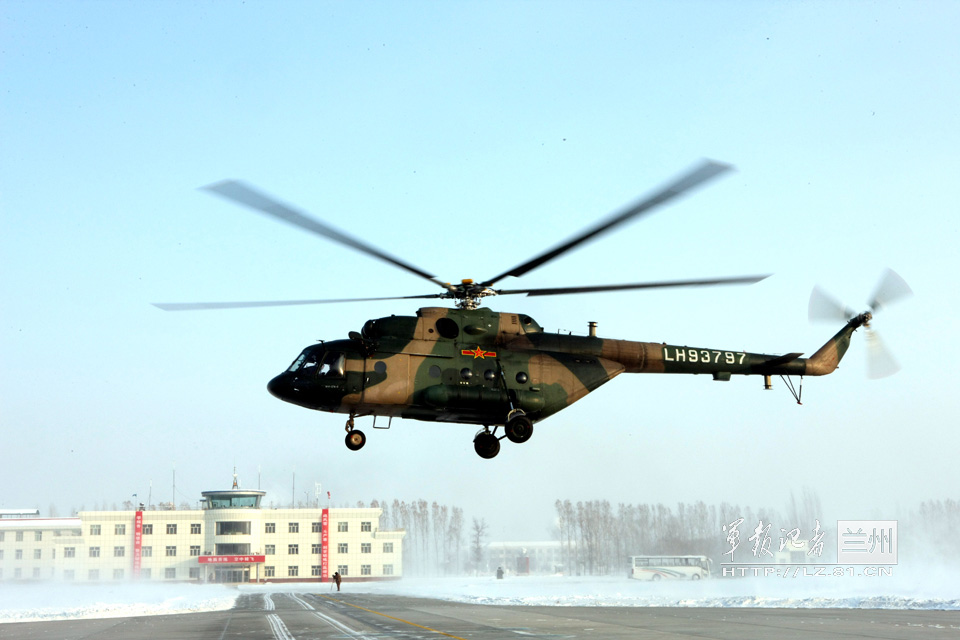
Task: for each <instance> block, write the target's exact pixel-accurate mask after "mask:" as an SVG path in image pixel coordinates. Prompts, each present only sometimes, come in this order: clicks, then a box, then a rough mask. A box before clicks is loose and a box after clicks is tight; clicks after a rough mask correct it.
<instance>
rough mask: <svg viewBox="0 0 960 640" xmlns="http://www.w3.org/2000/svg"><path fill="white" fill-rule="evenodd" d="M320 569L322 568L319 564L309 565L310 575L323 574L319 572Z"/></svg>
mask: <svg viewBox="0 0 960 640" xmlns="http://www.w3.org/2000/svg"><path fill="white" fill-rule="evenodd" d="M320 569H322V567H321V566H320V565H319V564H315V565H313V566H311V567H310V575H311V576H321V575H323V574H322V573H320Z"/></svg>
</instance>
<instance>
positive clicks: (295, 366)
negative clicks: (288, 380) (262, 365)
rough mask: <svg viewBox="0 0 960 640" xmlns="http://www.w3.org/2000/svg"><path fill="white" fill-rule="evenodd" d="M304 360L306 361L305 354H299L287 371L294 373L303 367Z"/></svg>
mask: <svg viewBox="0 0 960 640" xmlns="http://www.w3.org/2000/svg"><path fill="white" fill-rule="evenodd" d="M306 359H307V354H306V353H301V354H300V355H299V356H297V359H296V360H294V361H293V364H291V365H290V367H289V368H288V369H287V371H296V370H297V369H299V368H300V367H302V366H303V362H304V360H306Z"/></svg>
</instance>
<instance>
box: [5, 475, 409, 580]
mask: <svg viewBox="0 0 960 640" xmlns="http://www.w3.org/2000/svg"><path fill="white" fill-rule="evenodd" d="M264 495H266V494H265V492H263V491H244V490H239V489H232V490H228V491H204V492H203V500H202V501H201V509H199V510H187V511H152V510H151V511H145V510H142V509H138V510H134V511H81V512H80V513H79V515H78V517H75V518H39V517H7V518H0V581H4V582H6V581H11V580H67V581H76V582H97V581H109V580H164V581H170V580H181V581H187V580H190V581H198V582H228V583H240V582H328V581H330V580H331V578H332V576H333V573H334V572H335V571H339V572H340V575H341V576H342V577H343V579H344V580H346V581H360V580H396V579H399V578H400V577H401V576H402V575H403V538H404V536H405V535H406V532H405V531H403V530H399V531H382V530H381V529H380V515H381V513H382V510H381V509H378V508H328V509H322V508H319V507H318V508H298V509H264V508H262V506H261V502H262V499H263V496H264Z"/></svg>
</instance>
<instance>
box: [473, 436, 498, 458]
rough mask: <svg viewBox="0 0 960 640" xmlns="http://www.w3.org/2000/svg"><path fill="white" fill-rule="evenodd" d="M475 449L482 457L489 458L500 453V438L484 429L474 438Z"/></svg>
mask: <svg viewBox="0 0 960 640" xmlns="http://www.w3.org/2000/svg"><path fill="white" fill-rule="evenodd" d="M473 450H474V451H476V452H477V455H478V456H480V457H481V458H486V459H487V460H489V459H490V458H493V457H495V456H496V455H497V454H498V453H500V438H498V437H497V436H495V435H493V434H492V433H490V432H489V431H487V430H486V429H484V430H483V431H481V432H480V433H478V434H477V435H476V436H475V437H474V438H473Z"/></svg>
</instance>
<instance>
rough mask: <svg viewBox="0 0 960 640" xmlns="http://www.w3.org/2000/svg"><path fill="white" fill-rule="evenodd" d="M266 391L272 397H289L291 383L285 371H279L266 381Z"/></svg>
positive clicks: (283, 398) (282, 398)
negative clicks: (274, 376) (278, 373)
mask: <svg viewBox="0 0 960 640" xmlns="http://www.w3.org/2000/svg"><path fill="white" fill-rule="evenodd" d="M267 391H269V392H270V395H272V396H273V397H274V398H278V399H280V400H287V399H289V398H290V392H291V391H293V385H292V383H291V380H290V377H289V376H288V375H287V373H286V372H284V373H281V374H280V375H278V376H277V377H276V378H274V379H273V380H271V381H270V382H268V383H267Z"/></svg>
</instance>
